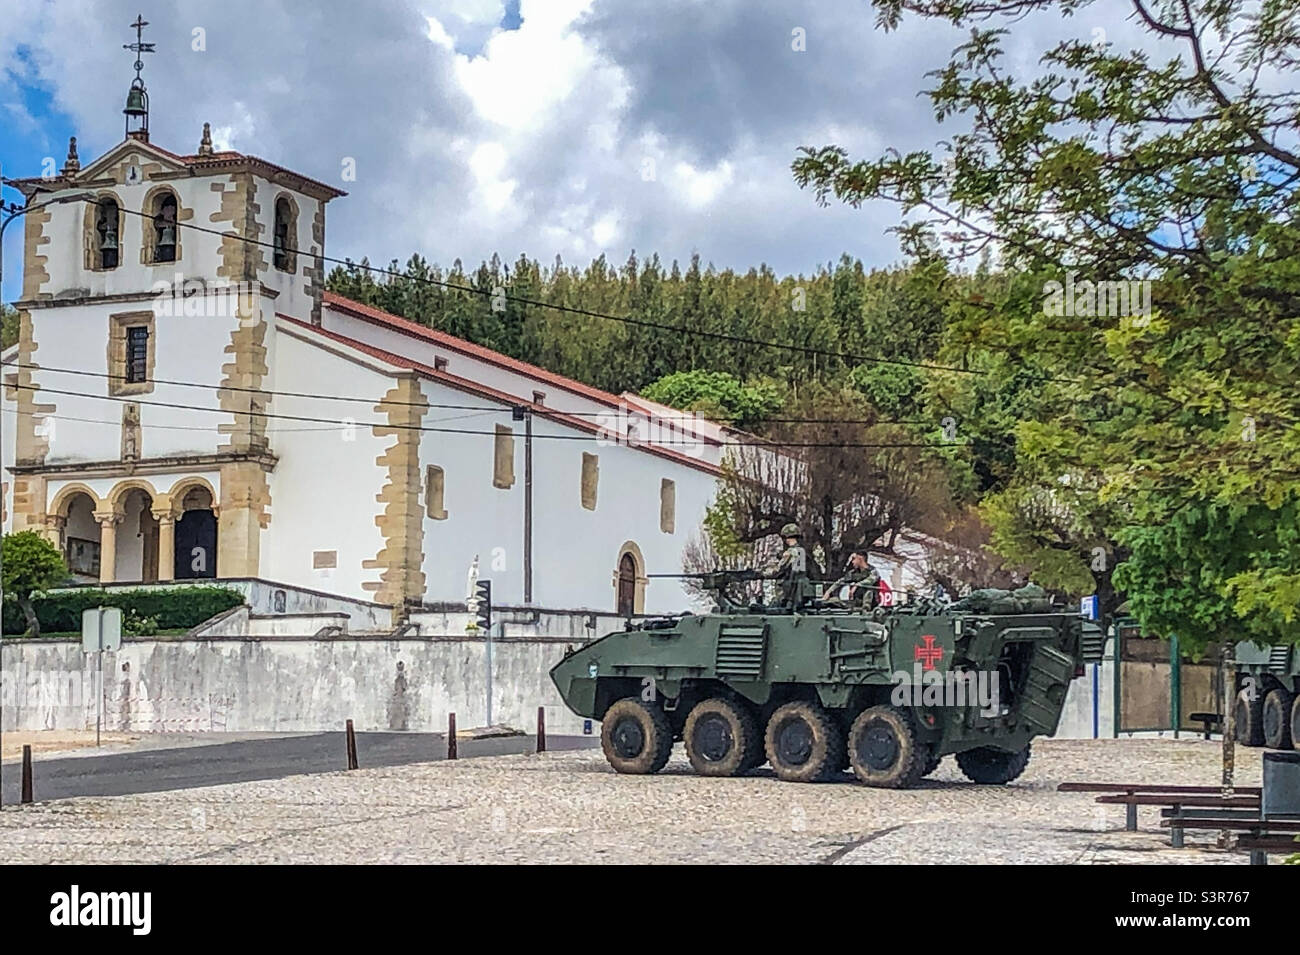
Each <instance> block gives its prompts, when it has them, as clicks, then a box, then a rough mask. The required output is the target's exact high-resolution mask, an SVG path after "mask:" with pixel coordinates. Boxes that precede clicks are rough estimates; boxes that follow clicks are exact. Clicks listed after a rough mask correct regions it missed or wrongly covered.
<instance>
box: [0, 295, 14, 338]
mask: <svg viewBox="0 0 1300 955" xmlns="http://www.w3.org/2000/svg"><path fill="white" fill-rule="evenodd" d="M17 341H18V309H16V308H14V307H13V306H11V305H8V304H5V303H0V348H8V347H9V346H10V345H12V344H14V343H15V342H17Z"/></svg>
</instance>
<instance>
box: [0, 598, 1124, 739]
mask: <svg viewBox="0 0 1300 955" xmlns="http://www.w3.org/2000/svg"><path fill="white" fill-rule="evenodd" d="M245 613H246V611H245ZM575 621H578V622H581V620H580V615H575ZM579 629H581V630H585V629H586V628H585V626H583V627H580V628H579ZM506 632H507V634H508V633H509V625H507V629H506ZM602 632H604V631H602ZM580 642H581V638H576V639H571V638H568V637H564V636H531V637H511V636H506V637H504V638H499V639H494V640H492V641H491V644H490V647H491V657H492V713H491V721H492V722H495V723H506V724H509V725H511V726H515V727H517V728H519V729H522V730H525V731H528V732H532V731H533V730H534V729H535V728H536V721H537V707H538V706H545V707H546V725H547V728H548V730H549V731H551V732H554V733H562V734H580V733H582V732H583V731H584V725H583V720H582V719H581V718H580V717H577V716H574V715H573V714H572V713H570V712H569V710H568V709H567V708H566V707H565V706H564V704H563V701H561V699H560V697H559V694H558V693H556V691H555V688H554V686H552V685H551V681H550V678H549V676H548V672H549V671H550V669H551V667H552V666H554V665H555V664H556V663H557V662H559V660H560V659H561V657H562V656H563V655H564V649H565V647H566V646H567V645H576V644H578V643H580ZM488 652H489V643H488V641H486V640H484V639H483V638H482V637H473V636H468V635H458V634H453V635H449V636H425V637H404V638H401V639H390V638H388V637H384V636H362V635H346V636H339V637H334V638H330V639H311V638H309V637H303V636H282V635H277V634H268V635H258V636H249V635H242V636H223V637H217V638H212V639H193V638H181V639H166V638H150V639H130V638H128V639H127V640H126V641H124V643H123V644H122V648H121V649H120V650H118V651H116V652H111V653H105V654H104V659H103V684H104V685H103V707H104V723H103V725H104V728H105V729H108V730H120V731H124V732H164V731H170V732H176V731H183V732H207V731H230V732H257V731H283V732H294V731H304V732H306V731H317V730H338V729H342V728H343V725H344V721H346V720H349V719H351V720H352V721H353V722H354V725H355V726H356V728H357V729H358V730H423V731H442V730H444V729H445V728H446V726H447V714H448V713H449V712H455V714H456V720H457V725H458V726H460V727H461V728H467V727H472V726H483V725H485V724H487V722H488V721H489V720H488V705H487V684H488V679H487V671H488ZM0 656H2V657H3V659H2V660H0V664H2V667H3V683H2V684H0V690H2V693H0V696H2V697H3V699H2V700H0V719H3V726H4V729H5V730H39V729H59V730H73V729H87V728H93V727H94V725H95V711H96V686H97V675H98V670H97V663H98V661H97V660H96V659H95V656H94V655H93V654H86V653H83V652H82V650H81V644H80V643H79V642H77V641H71V640H26V639H22V640H6V641H4V642H3V650H2V651H0ZM1087 669H1088V672H1087V674H1086V675H1085V676H1084V677H1081V678H1079V679H1077V680H1075V681H1074V683H1073V684H1072V685H1071V687H1070V692H1069V695H1068V697H1067V699H1066V706H1065V712H1064V714H1063V716H1062V720H1061V725H1060V727H1059V730H1058V733H1057V736H1058V737H1066V738H1090V737H1092V735H1093V698H1092V688H1093V674H1092V670H1093V667H1092V666H1091V665H1090V666H1089V667H1088V668H1087ZM1097 676H1098V679H1097V681H1096V683H1097V686H1098V689H1099V690H1100V691H1101V698H1100V699H1099V700H1098V716H1099V720H1098V723H1099V729H1100V735H1101V736H1102V737H1108V736H1110V734H1111V700H1110V690H1111V686H1112V677H1111V670H1110V661H1109V660H1108V661H1106V663H1104V664H1102V665H1100V669H1099V670H1098V674H1097ZM597 731H598V730H597Z"/></svg>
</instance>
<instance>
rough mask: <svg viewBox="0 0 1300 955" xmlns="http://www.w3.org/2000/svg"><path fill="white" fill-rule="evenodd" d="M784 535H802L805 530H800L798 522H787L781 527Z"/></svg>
mask: <svg viewBox="0 0 1300 955" xmlns="http://www.w3.org/2000/svg"><path fill="white" fill-rule="evenodd" d="M781 536H782V537H802V536H803V531H801V530H799V525H798V524H787V525H785V527H783V528H781Z"/></svg>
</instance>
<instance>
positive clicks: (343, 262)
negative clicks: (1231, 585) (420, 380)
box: [83, 199, 1072, 381]
mask: <svg viewBox="0 0 1300 955" xmlns="http://www.w3.org/2000/svg"><path fill="white" fill-rule="evenodd" d="M83 201H84V202H96V203H98V200H93V199H84V200H83ZM118 208H119V209H121V211H122V212H125V213H127V214H129V215H133V216H139V217H140V218H142V219H149V220H151V221H152V220H154V219H155V217H154V216H152V215H149V213H147V212H144V211H143V210H135V209H127V208H125V207H124V206H119V207H118ZM173 224H174V225H176V226H177V227H180V228H185V229H192V230H194V231H196V232H203V233H206V234H208V235H214V236H217V237H219V238H225V239H235V240H236V241H239V242H244V243H247V244H249V245H255V246H259V247H262V248H267V249H271V250H273V251H274V250H275V243H273V242H266V241H264V240H262V239H257V238H254V237H252V236H244V235H239V234H238V233H234V232H222V231H219V230H217V229H209V228H207V227H206V226H201V225H197V224H195V223H192V222H179V221H178V222H176V223H173ZM294 252H295V253H301V254H303V255H311V256H312V258H316V259H320V260H321V261H322V262H328V263H330V264H331V265H340V266H343V267H344V268H353V269H361V270H363V271H367V272H373V273H376V274H378V275H384V276H387V277H388V278H397V279H403V280H406V281H412V282H420V283H423V284H426V285H436V286H440V287H442V288H446V289H448V290H450V291H456V292H469V293H471V294H474V295H483V296H490V297H492V298H500V299H504V300H505V301H508V302H515V303H517V304H519V305H531V306H533V307H535V308H544V309H551V310H552V311H557V312H564V313H567V314H570V315H580V316H583V317H585V318H599V319H603V320H605V321H610V322H621V323H623V324H626V325H634V326H638V327H641V328H653V329H657V330H659V331H669V332H676V333H678V334H680V335H694V336H696V337H702V338H713V339H716V340H718V341H725V342H730V343H732V344H737V345H759V346H762V347H764V348H775V349H780V350H783V351H790V352H796V353H798V354H801V355H805V356H816V357H822V358H837V359H839V360H841V361H845V362H850V363H857V364H871V363H875V364H886V365H900V366H903V367H907V368H918V369H923V370H926V371H947V372H954V373H957V374H963V375H988V374H991V373H990V372H987V371H981V370H979V369H972V368H960V367H958V366H956V365H937V364H934V363H931V362H920V361H909V360H908V359H905V358H882V357H880V356H878V355H857V354H854V353H852V352H845V351H832V350H831V349H825V348H814V347H812V346H810V345H794V344H785V343H783V342H773V341H765V340H763V339H759V338H747V337H745V336H743V335H733V334H730V333H727V332H711V331H707V330H705V329H700V328H689V327H686V326H682V325H669V324H666V323H664V322H653V321H650V320H649V319H642V318H632V317H631V316H628V315H610V314H608V313H606V312H597V311H595V310H594V309H589V308H581V307H578V306H575V305H560V304H557V303H555V302H542V301H539V300H537V299H530V298H524V297H523V296H521V295H514V294H512V293H507V292H504V291H503V292H499V293H498V292H497V291H496V290H493V289H480V288H475V287H474V286H472V285H461V284H459V283H456V282H448V281H446V280H445V279H435V278H431V277H428V276H413V275H406V274H404V273H402V272H396V271H393V270H392V269H385V268H380V267H379V266H375V265H363V264H361V263H359V262H354V261H352V260H351V259H339V258H335V257H333V256H328V255H325V254H324V252H323V251H322V252H320V253H308V252H303V251H302V250H301V249H295V250H294ZM1030 377H1033V378H1036V379H1039V380H1043V381H1070V380H1072V379H1068V378H1059V377H1056V376H1051V375H1031V376H1030Z"/></svg>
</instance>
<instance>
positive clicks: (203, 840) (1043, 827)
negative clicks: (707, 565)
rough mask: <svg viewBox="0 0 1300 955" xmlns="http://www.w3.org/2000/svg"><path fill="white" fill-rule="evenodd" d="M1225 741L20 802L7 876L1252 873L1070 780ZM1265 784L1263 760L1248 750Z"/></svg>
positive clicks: (335, 780)
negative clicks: (861, 779)
mask: <svg viewBox="0 0 1300 955" xmlns="http://www.w3.org/2000/svg"><path fill="white" fill-rule="evenodd" d="M1220 752H1221V750H1220V745H1219V743H1217V742H1204V741H1200V740H1179V741H1175V740H1169V739H1132V740H1086V741H1078V740H1060V741H1053V740H1040V741H1038V742H1036V743H1035V744H1034V757H1033V759H1032V760H1031V761H1030V764H1029V768H1028V769H1027V770H1026V772H1025V774H1024V775H1023V776H1022V777H1021V778H1020V779H1019V780H1017V781H1016V782H1015V783H1013V784H1011V785H1009V786H976V785H974V784H971V783H968V782H966V781H965V780H964V778H963V777H962V776H961V774H960V772H959V771H958V769H957V767H956V764H955V762H954V761H953V760H952V759H951V758H948V759H946V760H944V763H943V765H942V766H941V767H940V768H939V769H938V770H937V771H936V772H935V774H934V776H933V777H931V778H930V779H929V780H927V781H926V782H925V783H924V784H923V785H922V786H921V787H919V788H917V789H914V790H908V791H893V790H880V789H868V788H866V787H863V786H860V785H857V784H855V783H853V782H850V781H849V780H850V777H847V776H846V777H845V781H843V782H841V783H827V784H821V785H797V784H792V783H782V782H780V781H778V780H777V779H776V778H775V777H773V776H772V775H771V774H770V772H767V771H760V773H759V774H757V775H755V776H751V777H747V778H738V779H705V778H701V777H698V776H695V775H693V774H692V773H691V770H690V766H689V764H688V763H687V762H686V759H685V757H684V756H683V755H682V753H681V747H680V746H678V748H677V750H676V752H675V753H674V756H673V760H672V761H671V762H670V763H669V765H668V767H667V768H666V769H665V770H664V772H662V773H661V774H659V775H657V776H619V775H617V774H616V773H614V772H613V771H612V770H611V769H610V768H609V766H608V765H606V763H605V761H604V759H603V758H602V757H601V755H600V753H599V751H596V752H591V751H587V752H562V753H545V754H541V755H527V756H497V757H489V758H482V759H466V760H460V761H457V762H454V763H448V762H442V763H424V764H419V765H412V766H402V767H394V768H390V769H369V770H365V769H363V770H357V771H354V772H350V773H348V772H338V773H328V774H323V775H312V776H294V777H288V778H285V779H279V780H274V781H268V782H252V783H238V784H234V785H226V786H212V787H209V788H205V789H190V790H185V791H175V792H164V793H153V794H148V795H139V796H121V797H116V798H84V799H69V800H62V801H54V802H48V803H38V804H35V805H31V806H23V807H14V806H9V807H6V808H5V810H4V811H3V812H2V813H0V858H3V859H4V860H5V861H6V862H11V863H12V862H42V863H45V862H54V863H96V862H216V863H259V862H274V863H406V862H554V863H570V862H572V863H590V862H612V863H641V864H644V863H653V864H661V863H730V862H770V863H838V864H848V863H857V864H871V863H900V862H902V863H909V862H921V863H926V862H944V863H964V862H1010V863H1038V862H1044V863H1076V864H1097V863H1103V864H1105V863H1147V862H1178V863H1212V864H1213V863H1243V862H1245V861H1246V858H1245V854H1244V853H1226V852H1223V851H1220V850H1218V849H1216V848H1214V847H1213V841H1214V836H1215V834H1214V833H1208V832H1207V833H1192V834H1189V837H1188V848H1186V849H1171V848H1169V845H1168V834H1167V832H1162V831H1161V830H1159V828H1158V820H1159V815H1158V810H1157V809H1143V810H1141V811H1140V813H1139V831H1138V832H1136V833H1129V832H1125V831H1124V810H1123V808H1122V807H1120V806H1107V807H1102V806H1097V805H1096V804H1095V803H1094V802H1093V800H1092V797H1091V796H1089V795H1086V794H1077V795H1076V794H1065V793H1058V792H1056V791H1055V788H1056V785H1057V784H1058V783H1061V782H1065V781H1067V780H1079V781H1085V780H1092V781H1111V782H1121V781H1122V782H1147V783H1157V782H1158V783H1167V784H1172V783H1181V784H1200V785H1214V784H1216V783H1217V782H1218V781H1219V778H1220ZM1237 752H1238V759H1237V783H1238V784H1239V785H1243V786H1244V785H1259V778H1260V765H1261V761H1260V751H1259V750H1241V749H1238V751H1237Z"/></svg>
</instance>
